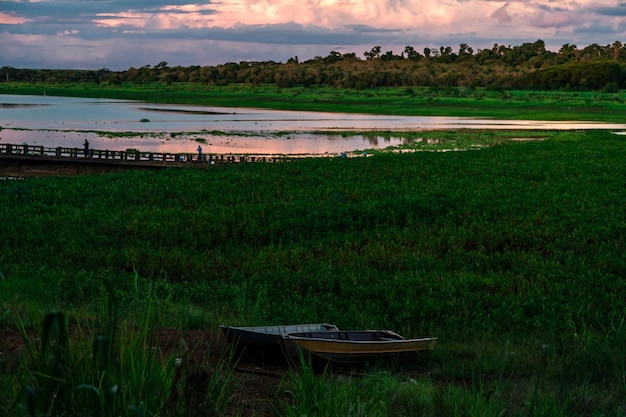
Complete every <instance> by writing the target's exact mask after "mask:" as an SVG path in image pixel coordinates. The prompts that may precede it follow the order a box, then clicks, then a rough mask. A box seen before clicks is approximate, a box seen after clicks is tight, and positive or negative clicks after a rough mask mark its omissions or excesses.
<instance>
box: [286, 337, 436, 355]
mask: <svg viewBox="0 0 626 417" xmlns="http://www.w3.org/2000/svg"><path fill="white" fill-rule="evenodd" d="M281 342H282V344H283V347H284V349H285V352H286V354H287V356H288V357H289V358H290V360H291V361H292V362H293V363H298V362H299V360H300V355H301V354H302V355H303V357H304V358H308V357H310V358H311V359H321V360H324V361H326V362H331V363H332V362H335V363H359V362H366V361H369V360H375V359H380V358H384V357H388V356H391V355H397V354H400V353H407V352H417V351H421V350H431V349H433V348H434V347H435V344H436V343H437V338H435V337H426V338H421V339H405V338H404V337H402V336H400V335H399V334H398V333H395V332H393V331H391V330H358V331H338V330H337V331H326V332H318V331H303V332H289V333H285V334H283V335H282V340H281Z"/></svg>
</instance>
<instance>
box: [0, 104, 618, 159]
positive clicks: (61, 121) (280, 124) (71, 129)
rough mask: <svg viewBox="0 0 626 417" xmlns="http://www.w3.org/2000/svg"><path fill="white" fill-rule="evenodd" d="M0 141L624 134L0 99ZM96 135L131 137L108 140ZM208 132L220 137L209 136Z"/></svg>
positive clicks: (162, 143) (343, 145) (258, 143)
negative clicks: (471, 132) (429, 132)
mask: <svg viewBox="0 0 626 417" xmlns="http://www.w3.org/2000/svg"><path fill="white" fill-rule="evenodd" d="M0 127H1V128H2V130H0V141H2V142H5V143H17V144H19V143H28V144H30V145H43V146H49V147H56V146H63V147H77V148H81V147H82V144H83V142H84V141H85V139H87V140H89V142H90V144H91V147H92V148H96V149H110V150H125V149H128V148H136V149H140V150H145V151H155V152H195V150H196V148H197V146H198V140H202V141H203V142H204V143H201V146H202V147H203V148H204V152H207V153H208V152H215V153H280V154H298V153H314V154H321V153H338V152H344V151H345V152H350V151H354V150H359V149H361V150H362V149H380V148H386V147H389V146H397V145H401V144H404V143H406V141H407V140H406V139H404V138H401V137H398V136H383V135H377V134H368V135H356V136H342V135H341V134H339V133H337V132H346V131H371V132H375V131H391V132H393V131H397V132H401V131H420V130H426V129H459V128H466V129H467V128H470V129H613V130H620V129H626V125H622V124H606V123H588V122H577V123H572V122H567V123H565V122H538V121H510V120H491V119H471V118H459V117H422V116H384V115H364V114H343V113H323V112H300V111H280V110H261V109H247V108H220V107H209V106H188V105H161V104H150V103H144V102H138V101H122V100H111V99H84V98H68V97H50V96H16V95H0ZM99 132H112V133H113V132H130V133H131V135H130V136H128V137H124V138H120V137H116V138H109V137H106V136H102V135H101V134H100V133H99ZM211 132H221V133H220V134H215V133H211Z"/></svg>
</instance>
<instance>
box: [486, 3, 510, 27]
mask: <svg viewBox="0 0 626 417" xmlns="http://www.w3.org/2000/svg"><path fill="white" fill-rule="evenodd" d="M508 7H509V3H505V4H504V5H503V6H502V7H500V8H498V9H496V11H494V12H493V13H491V18H492V19H495V20H497V21H498V22H499V23H511V22H512V21H513V18H512V17H511V15H509V12H508V11H507V8H508Z"/></svg>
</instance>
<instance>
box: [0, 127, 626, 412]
mask: <svg viewBox="0 0 626 417" xmlns="http://www.w3.org/2000/svg"><path fill="white" fill-rule="evenodd" d="M438 135H441V137H443V138H444V139H445V138H446V137H447V138H448V139H450V138H452V139H454V140H465V141H472V140H473V139H472V136H471V135H475V133H468V132H457V133H455V134H451V133H446V134H438ZM489 135H490V144H491V146H489V147H487V148H483V149H481V150H477V151H471V152H470V151H468V152H445V153H442V152H413V153H404V154H380V155H376V156H374V157H371V158H337V159H333V158H326V159H305V160H302V161H296V162H292V163H284V164H241V165H236V166H216V167H212V168H211V169H207V170H195V169H189V170H187V169H182V170H175V169H172V170H163V171H159V172H127V173H121V174H110V175H89V176H81V177H75V178H32V179H25V180H5V181H0V211H1V218H2V219H3V221H2V224H1V225H0V241H2V247H3V250H2V254H0V309H1V310H0V326H5V327H16V326H17V327H22V328H24V329H30V328H41V327H40V323H41V322H42V321H43V320H44V318H46V320H47V323H48V326H50V329H63V328H64V327H63V325H62V323H63V320H65V319H64V318H66V319H67V320H68V321H69V322H71V323H82V324H83V325H84V326H87V327H89V326H90V325H93V326H95V327H96V328H108V327H107V326H113V327H111V328H118V327H119V328H123V327H124V326H126V325H131V326H139V328H141V329H146V331H147V332H149V331H148V330H147V329H150V328H153V327H176V328H181V329H192V328H203V329H215V328H216V326H217V324H218V323H220V322H231V323H241V324H249V325H255V324H280V323H287V322H289V323H295V322H318V321H329V322H333V323H334V324H337V325H338V326H339V327H340V328H345V329H351V328H354V329H359V328H389V329H392V330H396V331H398V332H400V333H401V334H403V335H405V336H408V337H412V336H424V335H429V336H437V337H438V338H439V343H438V345H437V348H436V349H435V350H434V351H433V352H432V355H430V356H429V357H427V358H426V359H424V361H425V362H423V361H422V364H421V366H424V367H425V369H427V370H428V375H427V376H425V377H424V378H423V379H420V380H419V381H413V382H411V383H409V384H407V381H405V380H402V379H401V377H398V376H396V375H395V374H394V373H393V372H391V373H388V372H387V371H384V372H382V373H378V372H380V371H376V370H374V373H373V374H371V375H370V377H368V378H365V379H358V380H343V379H335V378H333V377H332V376H331V375H326V376H325V378H316V377H310V376H308V374H307V373H306V372H304V373H302V374H298V376H293V377H292V378H291V380H292V381H295V382H294V383H295V385H290V386H289V388H288V390H289V391H290V392H293V393H294V394H293V395H294V397H293V398H294V400H293V401H291V400H288V401H287V403H284V404H282V405H280V406H278V408H277V410H276V414H277V415H285V416H287V415H301V414H297V413H306V415H310V416H313V415H363V416H365V415H368V416H370V415H371V416H386V415H389V416H400V415H407V416H408V415H425V416H434V415H438V416H478V415H481V416H490V415H494V416H496V415H498V416H503V415H504V416H570V415H585V416H624V415H626V408H625V407H624V402H623V398H624V397H625V394H626V378H625V377H624V375H626V368H625V364H626V356H625V354H624V349H623V346H624V343H625V342H626V327H625V326H624V319H625V312H626V299H625V298H624V292H625V289H626V281H624V271H626V256H624V236H626V221H625V220H626V192H625V191H626V165H624V161H625V160H626V143H625V142H624V139H623V137H622V136H618V135H614V134H612V133H610V132H598V131H588V132H543V133H542V137H543V139H544V140H541V141H525V142H514V141H510V140H508V139H510V137H507V136H505V135H502V136H499V135H500V133H498V132H490V133H489ZM460 138H462V139H460ZM112 299H114V300H116V304H115V309H111V308H109V307H107V305H109V302H110V300H112ZM50 311H62V312H64V315H63V316H59V315H52V316H46V313H47V312H50ZM111 311H117V313H116V315H115V316H114V317H113V318H112V317H111V314H112V313H111ZM107 312H109V313H107ZM111 320H112V321H113V324H111ZM55 323H61V325H58V324H55ZM107 323H109V324H107ZM43 329H46V326H44V327H43ZM41 331H43V330H41ZM49 332H52V330H49ZM55 334H56V335H57V336H56V338H55V339H54V340H55V343H54V344H53V345H54V346H55V349H56V348H58V347H59V346H61V350H62V353H59V352H58V351H55V352H56V354H54V355H52V356H49V355H50V352H51V350H50V349H52V348H51V347H48V348H47V349H46V343H43V346H41V348H40V350H37V349H36V346H35V347H33V350H32V352H33V353H32V355H31V357H32V359H28V357H25V358H23V360H22V361H21V363H22V366H21V367H18V370H13V371H11V372H8V371H7V372H3V373H2V374H0V375H1V376H0V386H1V387H3V388H4V391H5V392H10V393H12V395H10V396H8V397H5V400H3V401H2V402H0V410H2V411H6V413H7V415H10V416H17V415H65V414H64V413H67V412H68V410H67V408H66V407H70V406H72V407H77V409H82V410H86V409H89V404H91V403H90V402H89V401H92V400H93V398H92V399H89V400H88V399H85V398H82V397H80V398H79V397H77V396H73V395H69V394H68V396H67V397H63V398H65V399H66V401H67V404H65V405H60V404H58V403H54V404H53V401H52V400H51V398H56V397H54V395H53V393H48V394H45V395H44V394H41V395H39V396H38V397H37V396H34V397H32V398H35V399H32V402H30V403H29V401H30V400H29V398H31V397H29V395H30V394H29V393H31V392H32V393H36V392H39V393H43V392H48V391H50V390H52V391H54V390H55V389H57V390H58V389H60V388H59V387H60V386H61V387H66V388H67V387H69V388H72V389H73V388H75V387H76V386H88V387H92V386H93V387H95V389H92V388H89V389H91V391H93V392H96V393H97V395H96V397H97V398H100V399H101V402H100V404H101V407H102V408H101V410H102V412H100V413H99V414H97V415H125V414H124V413H126V412H127V411H124V410H128V407H129V406H130V405H133V406H134V407H136V408H137V409H138V410H140V411H141V413H142V414H141V415H149V414H155V415H156V414H160V415H183V414H176V413H174V412H172V413H171V414H167V412H166V411H165V410H166V409H165V407H166V404H165V402H164V399H163V398H164V397H166V395H165V394H164V393H166V392H167V389H168V386H169V385H168V384H171V381H172V379H173V378H175V371H174V368H173V367H172V366H171V364H170V365H162V366H163V368H159V367H158V366H156V365H150V364H151V363H153V361H154V358H151V357H149V356H147V357H146V356H137V354H138V352H139V351H138V350H136V349H137V347H136V346H134V345H133V344H132V343H133V341H132V340H131V341H127V342H126V343H127V344H125V345H124V344H123V345H122V347H121V348H120V350H119V352H118V353H117V356H106V358H108V359H109V360H117V361H119V363H124V364H130V363H132V358H133V356H132V355H135V356H134V357H135V358H137V360H136V362H137V363H138V364H139V365H140V367H141V368H140V369H142V370H144V371H145V372H144V373H142V374H141V375H148V372H150V373H149V375H150V378H151V379H149V381H152V382H151V384H152V385H151V389H152V391H154V393H156V394H155V396H154V397H151V398H152V400H151V402H150V403H149V404H143V405H141V402H140V399H141V398H142V395H144V394H145V393H146V391H145V390H149V389H150V388H149V387H147V386H145V385H143V383H142V382H140V381H143V380H142V379H141V378H143V377H141V376H140V374H137V373H135V374H132V375H126V374H122V373H119V372H122V371H125V370H126V369H133V367H132V366H130V365H124V366H123V367H122V369H121V370H119V371H115V372H116V373H114V375H115V377H116V378H119V380H116V381H114V382H110V383H109V385H106V384H104V385H102V384H101V385H98V378H100V377H102V375H103V374H102V373H101V372H103V371H102V369H103V368H98V369H99V372H100V373H95V374H94V373H91V372H92V371H86V370H84V368H81V369H83V370H82V371H80V372H75V374H76V375H78V378H73V379H72V380H71V381H64V383H65V385H59V384H56V383H54V384H52V383H51V381H52V380H54V381H56V379H54V378H57V377H58V375H57V374H55V372H60V371H59V370H58V369H56V368H54V366H56V365H55V363H57V361H55V360H54V358H55V357H59V358H62V359H63V358H64V359H63V362H62V363H63V366H64V367H66V368H64V369H66V370H67V369H74V368H72V367H71V366H79V365H80V366H82V365H81V364H82V363H83V362H81V361H79V360H76V358H78V357H81V356H80V353H79V352H80V350H77V352H75V353H72V351H71V349H70V348H69V347H67V348H66V347H64V346H67V345H69V342H67V343H66V342H63V340H65V338H64V336H63V332H62V331H60V333H59V331H58V330H57V333H55ZM107 340H115V338H113V337H110V338H109V339H107ZM0 346H1V345H0ZM50 346H52V345H50ZM107 352H108V351H107ZM133 352H135V353H133ZM72 355H74V356H72ZM94 355H95V354H94ZM46 358H48V359H46ZM72 358H73V360H72ZM115 358H117V359H115ZM0 360H2V359H1V358H0ZM1 363H4V364H5V365H4V368H1V367H0V370H1V369H5V370H6V369H8V368H7V366H8V365H6V364H7V363H8V362H6V361H3V362H0V364H1ZM33 368H34V369H38V368H40V369H41V370H40V372H38V373H37V372H35V373H31V372H30V370H32V369H33ZM72 372H74V371H72ZM42 375H43V376H44V378H43V379H42V378H41V377H42ZM46 375H47V376H48V378H45V376H46ZM54 375H57V376H54ZM221 375H222V376H224V378H222V379H221V380H220V381H221V382H219V381H218V382H215V383H214V385H213V386H214V388H215V394H214V396H213V397H211V398H213V399H214V400H215V401H218V402H217V403H215V404H214V405H215V407H216V408H215V409H216V410H217V409H219V410H222V411H221V412H224V410H225V409H227V405H225V404H223V403H220V402H219V401H221V400H220V399H222V397H221V396H220V395H223V393H224V392H226V391H227V388H228V387H227V386H228V381H229V378H228V377H229V375H228V373H227V372H222V373H221ZM81 378H82V379H81ZM299 378H301V379H299ZM307 378H310V380H307ZM122 380H123V381H126V382H125V383H126V384H130V385H131V386H133V387H134V388H136V389H133V390H127V391H125V396H123V397H122V396H117V397H116V396H115V395H113V396H112V397H111V398H118V399H119V401H118V402H112V401H113V400H111V401H109V400H106V398H109V397H106V395H109V394H110V392H109V391H110V389H111V385H112V384H115V383H116V384H118V386H120V385H119V384H122ZM50 384H51V385H50ZM220 384H221V385H220ZM298 384H300V385H298ZM105 385H106V387H105ZM105 388H106V389H105ZM157 388H158V389H157ZM46 390H48V391H46ZM107 390H108V391H107ZM159 390H160V391H159ZM225 390H226V391H225ZM87 391H88V390H87ZM71 392H74V391H71ZM107 392H109V394H106V393H107ZM159 392H160V393H161V394H158V393H159ZM341 392H346V393H349V395H347V396H342V395H340V393H341ZM105 394H106V395H105ZM375 394H376V395H375ZM33 395H35V394H33ZM46 395H47V396H46ZM319 395H326V398H334V399H335V400H336V401H335V400H333V401H331V402H330V403H329V404H330V405H329V407H331V410H330V411H328V410H327V411H323V410H321V409H319V408H316V407H315V401H313V400H314V398H317V397H316V396H319ZM59 398H60V397H59ZM81 398H82V399H81ZM283 400H285V399H284V398H283V399H282V400H280V401H283ZM116 401H117V400H116ZM277 401H278V400H277ZM280 401H278V402H279V403H280ZM307 401H313V404H312V403H310V402H307ZM29 404H31V405H32V406H33V407H34V408H33V409H34V411H33V413H34V414H33V413H30V414H29V411H28V410H29V409H30V408H29V407H30V405H29ZM64 407H65V408H64ZM355 407H356V408H355ZM46 409H50V410H51V411H50V412H51V413H52V414H45V413H44V411H45V410H46ZM355 409H358V410H361V411H354V410H355ZM185 410H190V408H189V407H187V408H185ZM346 410H353V411H352V414H350V413H351V412H350V411H346ZM415 410H420V411H419V413H418V412H416V411H415ZM181 413H182V412H181ZM93 415H96V414H93ZM134 415H136V414H134ZM218 415H219V414H218Z"/></svg>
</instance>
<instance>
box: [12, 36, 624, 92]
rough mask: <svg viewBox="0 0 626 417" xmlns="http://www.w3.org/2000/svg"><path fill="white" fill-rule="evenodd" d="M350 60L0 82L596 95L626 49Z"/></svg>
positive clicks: (466, 49)
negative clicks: (459, 89) (479, 89)
mask: <svg viewBox="0 0 626 417" xmlns="http://www.w3.org/2000/svg"><path fill="white" fill-rule="evenodd" d="M362 56H363V58H361V57H360V56H359V55H358V54H356V53H354V52H352V53H345V54H342V53H339V52H337V51H331V52H330V53H329V54H328V55H327V56H325V57H322V56H317V57H314V58H313V59H309V60H305V61H300V60H299V59H298V57H297V56H295V57H292V58H290V59H288V60H287V62H284V63H283V62H275V61H263V62H248V61H241V62H239V63H236V62H229V63H224V64H220V65H214V66H199V65H194V66H187V67H183V66H175V67H171V66H169V65H168V63H167V62H165V61H162V62H159V63H158V64H155V65H145V66H143V67H141V68H134V67H131V68H129V69H127V70H124V71H112V70H109V69H107V68H102V69H98V70H72V69H18V68H13V67H11V66H4V67H1V68H0V82H36V83H68V82H71V83H80V82H91V83H103V84H107V85H121V84H123V83H133V84H143V83H150V82H165V83H167V84H172V83H177V82H185V83H202V84H207V85H227V84H233V83H241V84H249V85H260V84H275V85H276V86H277V87H279V88H290V87H295V86H303V87H309V86H314V85H316V86H322V85H324V86H331V87H335V88H356V89H368V88H376V87H469V88H474V87H483V88H489V89H493V90H505V89H525V90H569V91H591V90H601V91H604V92H615V91H617V90H619V89H620V88H624V87H625V83H626V81H625V78H626V77H625V76H624V75H625V73H626V46H625V45H623V44H622V43H621V42H620V41H615V42H613V43H612V44H609V45H604V46H603V45H598V44H592V45H588V46H586V47H583V48H579V47H577V46H576V45H571V44H565V45H563V46H562V47H561V48H560V49H559V50H558V52H553V51H550V50H548V49H546V45H545V42H544V41H542V40H537V41H535V42H532V43H530V42H529V43H523V44H521V45H518V46H510V45H508V46H506V45H499V44H497V43H495V44H494V45H493V47H492V48H491V49H477V50H476V51H475V50H474V49H473V48H472V47H470V46H469V45H467V44H465V43H462V44H460V45H459V47H458V49H456V51H455V50H454V49H453V48H452V47H450V46H441V47H439V48H428V47H427V48H424V49H423V50H422V51H421V52H420V51H418V50H416V49H415V48H414V47H412V46H406V47H405V48H404V50H403V51H402V52H401V53H400V54H396V53H394V52H393V51H387V52H383V51H382V50H381V47H380V46H374V47H372V48H371V50H369V51H364V52H363V53H362Z"/></svg>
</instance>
